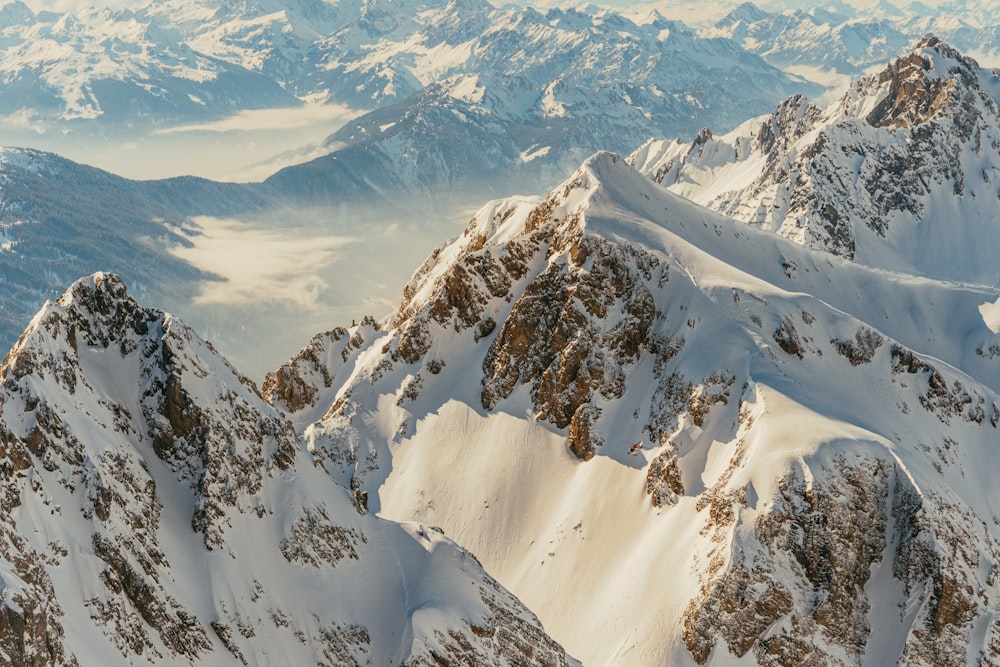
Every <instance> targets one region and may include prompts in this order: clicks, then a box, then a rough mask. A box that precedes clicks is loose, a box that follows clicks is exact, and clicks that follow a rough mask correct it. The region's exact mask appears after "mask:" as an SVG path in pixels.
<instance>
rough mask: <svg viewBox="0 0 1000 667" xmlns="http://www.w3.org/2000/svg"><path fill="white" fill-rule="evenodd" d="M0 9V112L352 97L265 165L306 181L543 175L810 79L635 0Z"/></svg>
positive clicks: (112, 127) (387, 188)
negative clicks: (306, 142) (562, 6)
mask: <svg viewBox="0 0 1000 667" xmlns="http://www.w3.org/2000/svg"><path fill="white" fill-rule="evenodd" d="M2 11H3V19H2V20H0V35H2V37H3V41H2V42H0V116H6V120H7V123H8V124H9V125H10V126H11V127H22V128H34V129H35V130H37V131H44V132H71V133H80V132H88V133H93V134H95V135H97V136H109V137H111V138H112V139H114V140H126V139H127V138H129V137H134V136H136V135H141V134H142V133H146V132H150V131H156V130H163V129H166V128H169V127H172V126H176V125H178V124H181V123H190V122H193V121H197V120H211V119H220V118H224V117H227V116H231V115H233V114H235V113H236V112H239V111H246V110H253V109H261V108H281V107H290V106H296V105H300V104H301V103H302V102H301V101H302V100H313V101H315V100H320V101H326V102H330V103H337V104H340V105H347V106H349V107H350V108H352V109H356V110H359V111H366V112H372V113H369V114H366V115H362V116H361V117H360V118H358V119H356V120H355V121H354V122H353V123H351V125H350V126H348V127H346V128H343V129H342V130H340V131H339V132H336V133H333V134H332V135H331V136H330V138H329V139H328V140H327V141H326V142H325V144H324V145H323V146H317V147H314V148H313V150H312V151H311V152H310V155H311V156H323V155H327V156H328V157H325V158H323V159H322V160H321V161H320V162H319V163H314V164H311V165H309V166H308V167H306V168H304V169H303V170H301V171H298V172H295V174H294V175H291V176H287V175H286V176H281V177H279V182H281V183H282V184H285V185H287V186H288V187H292V186H293V185H294V186H295V187H296V188H297V189H296V191H295V194H296V195H297V196H300V197H310V198H318V199H319V200H321V201H328V200H337V199H341V200H342V199H344V198H354V199H366V198H370V197H372V196H379V195H382V194H385V193H387V192H400V191H402V192H405V193H407V194H409V195H423V194H426V193H428V192H437V193H441V192H446V191H448V190H449V189H453V188H456V187H463V186H476V187H483V186H484V184H488V183H492V182H497V181H503V182H508V181H509V182H511V183H515V182H519V183H527V182H537V179H538V178H540V177H542V178H545V179H547V181H548V182H555V181H557V180H558V178H559V177H558V174H561V173H563V172H564V171H565V170H566V169H569V168H571V165H574V164H576V163H578V162H579V161H580V160H581V159H583V157H585V156H586V155H588V154H590V153H591V152H593V151H594V150H596V149H598V148H611V149H614V150H619V151H628V150H631V149H633V148H635V146H637V145H638V143H640V142H641V141H643V140H644V139H646V138H648V137H649V136H652V135H664V134H666V135H671V136H672V135H693V133H695V132H696V131H697V130H698V129H699V128H701V127H702V126H704V125H706V124H710V125H713V126H723V127H727V128H731V127H735V126H736V125H737V124H738V123H739V122H741V121H742V120H744V119H745V118H746V117H747V115H748V114H750V115H754V114H759V113H764V112H765V111H767V110H768V109H769V108H771V107H773V105H774V104H775V103H776V102H777V101H779V100H780V99H783V98H784V97H786V96H788V95H789V94H792V93H794V92H799V93H804V94H810V93H815V92H818V91H819V87H817V86H815V85H813V84H809V83H807V82H805V81H803V80H801V79H797V78H794V77H790V76H788V75H786V74H784V73H783V72H781V71H779V70H778V69H776V68H774V67H773V66H770V65H768V64H766V63H765V62H763V61H762V60H761V59H760V58H759V57H757V56H755V55H753V54H750V53H748V52H746V51H745V50H743V49H742V48H741V47H740V46H738V45H737V44H735V43H734V42H732V41H729V40H725V39H704V38H701V37H698V36H697V35H695V34H694V33H693V32H692V31H690V30H689V29H687V28H686V27H685V26H683V24H680V23H677V22H673V21H667V20H665V19H663V18H662V17H659V16H658V15H656V14H655V13H651V14H650V15H649V16H647V17H645V18H643V19H642V20H640V21H637V22H636V21H633V20H630V19H628V18H626V17H624V16H622V15H620V14H617V13H614V12H609V11H603V10H596V9H591V10H586V11H581V10H570V11H563V10H550V11H548V12H546V13H544V14H543V13H540V12H538V11H536V10H534V9H531V8H520V9H497V8H495V7H494V6H492V5H490V4H488V3H487V2H485V1H478V0H468V1H464V2H443V1H435V2H426V3H425V2H386V1H384V0H369V1H368V2H342V3H338V4H336V5H334V4H330V3H327V2H323V1H321V0H296V1H294V2H281V3H274V2H211V1H208V0H204V1H195V0H188V1H184V2H180V1H173V2H165V3H160V2H157V3H151V4H149V5H148V6H145V7H143V8H140V9H136V10H133V11H111V10H106V9H105V10H97V9H92V10H86V11H83V12H80V13H78V14H61V13H53V12H37V13H36V12H32V11H31V10H30V9H29V8H28V7H27V6H25V5H24V4H22V3H20V2H13V3H10V4H7V5H5V6H4V8H3V10H2ZM289 148H290V149H292V148H296V147H294V146H292V147H289ZM362 157H363V158H365V159H361V158H362ZM455 158H462V160H463V162H461V163H456V162H455ZM516 179H520V180H519V181H518V180H516Z"/></svg>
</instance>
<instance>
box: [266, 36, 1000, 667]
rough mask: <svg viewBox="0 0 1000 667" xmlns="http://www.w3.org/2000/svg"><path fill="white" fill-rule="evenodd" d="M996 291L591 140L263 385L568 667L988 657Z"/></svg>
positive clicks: (335, 471)
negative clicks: (475, 575)
mask: <svg viewBox="0 0 1000 667" xmlns="http://www.w3.org/2000/svg"><path fill="white" fill-rule="evenodd" d="M928 48H933V47H928ZM949 191H950V190H949ZM994 224H996V223H994ZM867 241H868V239H866V240H865V242H867ZM998 298H1000V289H997V288H996V287H974V286H968V285H960V284H956V283H953V282H944V281H938V280H935V279H932V278H927V277H921V276H918V275H906V274H902V273H893V272H889V271H885V270H882V269H873V268H868V267H866V266H863V265H862V264H859V263H857V262H854V261H851V260H849V259H846V258H844V257H840V256H837V255H836V254H832V253H829V252H826V251H822V250H816V249H812V248H808V247H804V246H803V245H801V244H797V243H793V242H792V241H790V240H788V239H785V238H782V237H781V236H779V235H777V234H774V233H771V232H767V231H762V230H759V229H756V228H754V227H752V226H749V225H746V224H744V223H742V222H737V221H733V220H731V219H728V218H725V217H723V216H722V215H719V214H717V213H715V212H712V211H709V210H707V209H704V208H702V207H700V206H697V205H696V204H694V203H691V202H689V201H685V200H684V199H682V198H680V197H678V196H676V195H674V194H672V193H670V192H668V191H666V190H664V189H662V188H661V187H660V186H658V185H657V184H655V183H654V182H652V181H651V180H649V179H647V178H646V177H644V176H643V175H642V174H641V173H639V172H638V171H636V170H635V169H633V168H632V167H631V166H630V165H628V164H627V163H626V162H625V160H623V159H621V158H618V157H616V156H614V155H612V154H606V153H602V154H598V155H596V156H594V157H593V158H591V159H589V160H588V161H587V162H586V163H585V164H584V165H583V166H582V167H581V168H580V169H579V170H578V171H577V172H576V173H575V174H573V175H572V176H571V177H570V178H569V179H568V180H566V181H565V182H564V183H563V184H562V185H560V186H559V187H558V188H556V189H555V190H553V191H552V192H551V193H550V194H549V195H548V196H547V197H545V198H544V199H541V200H539V199H534V198H513V199H506V200H498V201H494V202H491V203H489V204H487V205H486V206H485V207H484V208H482V209H481V210H480V211H479V213H478V214H477V215H476V216H475V218H474V219H473V221H472V222H471V223H470V225H469V226H468V228H467V229H466V231H465V233H464V234H463V235H462V236H461V237H459V238H457V239H455V240H454V241H451V242H449V243H447V244H445V245H443V246H441V247H440V248H439V249H438V250H437V251H435V252H434V253H433V254H432V255H431V257H430V258H428V260H427V262H426V263H425V264H424V266H423V267H422V268H421V269H420V270H418V271H417V273H415V274H414V277H413V279H412V281H411V282H410V283H409V284H408V285H407V286H406V287H405V288H404V290H403V299H402V302H401V304H400V307H399V309H398V310H397V312H396V313H395V314H394V315H393V316H392V317H391V318H390V319H389V320H387V321H386V322H383V323H376V322H374V321H373V320H367V321H363V322H361V323H360V324H358V325H357V326H355V327H353V328H351V329H335V330H332V331H330V332H328V333H326V334H322V335H320V336H317V337H316V338H315V339H313V341H311V342H310V344H309V345H308V346H307V347H306V348H304V349H303V351H302V352H301V353H300V354H299V355H297V356H296V357H295V358H294V359H292V360H291V361H290V362H289V363H288V364H286V365H285V366H283V367H282V368H281V369H279V370H278V371H276V372H275V373H273V374H272V375H271V376H269V378H268V380H267V381H266V382H265V385H264V388H263V392H264V395H265V397H267V398H268V399H269V400H270V401H271V402H272V403H273V404H274V405H276V406H278V407H280V408H281V409H283V410H285V411H286V412H288V413H289V414H290V415H291V418H292V421H293V423H295V425H296V427H297V428H298V429H300V430H303V431H304V433H305V434H306V437H307V439H308V441H309V443H310V448H311V450H312V451H314V452H316V454H317V455H318V456H321V457H322V458H323V459H324V461H325V465H326V467H327V469H328V470H329V471H330V472H331V474H332V475H333V476H334V477H335V478H337V479H339V481H340V482H341V484H343V485H344V486H350V487H351V488H357V489H360V490H363V491H366V492H368V494H369V501H368V502H369V506H370V507H371V508H373V510H375V511H378V512H379V513H380V515H381V516H384V517H389V518H393V519H397V520H403V519H405V520H418V521H423V522H430V523H433V524H436V525H440V526H442V527H443V528H444V529H445V531H446V532H447V534H448V535H449V536H452V537H454V538H455V539H456V540H457V541H458V542H459V543H461V544H463V545H464V546H466V547H467V548H469V549H470V550H472V551H473V552H474V553H476V554H477V556H478V557H479V558H480V559H481V560H482V561H483V563H484V565H485V566H486V567H487V569H489V571H490V572H491V573H493V574H494V575H495V576H496V577H497V578H498V580H499V581H501V582H502V583H504V585H506V586H508V587H509V588H510V589H511V590H512V591H514V592H515V594H517V595H519V597H521V599H523V600H524V601H525V602H526V604H528V606H529V607H530V608H532V610H533V611H535V612H536V613H537V614H538V615H539V618H541V620H542V621H543V623H544V624H545V627H546V628H547V629H548V630H549V631H550V632H551V633H552V635H553V637H555V638H556V639H557V640H558V641H560V642H561V643H562V644H563V645H564V646H566V647H567V650H568V651H570V652H571V653H573V654H574V655H576V656H577V657H579V658H580V659H581V660H582V661H583V662H584V664H596V665H603V664H626V663H627V664H630V665H662V664H671V665H693V664H712V665H723V664H725V665H733V664H810V663H812V664H827V665H862V664H907V665H965V664H968V663H969V662H976V661H977V660H981V661H982V662H983V663H985V664H991V663H993V662H996V661H997V660H1000V648H998V646H1000V640H998V633H1000V625H998V624H997V623H996V621H995V619H996V617H997V613H998V611H1000V590H998V589H997V585H996V578H995V577H994V576H993V574H992V573H993V572H994V570H995V568H996V564H997V563H998V562H1000V550H998V543H997V539H998V537H1000V528H998V524H997V522H996V520H995V517H996V516H998V513H997V512H998V510H1000V496H998V494H997V493H996V491H995V485H992V484H991V481H990V475H991V474H992V470H994V469H995V463H996V450H995V442H996V439H997V424H998V422H1000V396H998V394H997V391H998V390H1000V359H998V350H1000V340H998V338H997V335H996V334H995V333H994V332H993V329H992V328H991V327H995V325H996V323H995V322H994V319H995V318H993V317H992V316H991V313H993V312H994V310H995V309H990V308H988V307H987V308H982V309H981V306H983V305H984V304H992V303H993V302H996V301H997V300H998ZM636 443H641V447H639V448H636V451H635V452H634V453H630V452H632V451H633V447H632V446H633V445H634V444H636ZM566 600H573V601H574V603H573V604H572V605H567V604H566V602H565V601H566Z"/></svg>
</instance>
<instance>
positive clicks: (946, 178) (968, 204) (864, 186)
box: [630, 37, 1000, 285]
mask: <svg viewBox="0 0 1000 667" xmlns="http://www.w3.org/2000/svg"><path fill="white" fill-rule="evenodd" d="M998 98H1000V78H998V75H997V74H996V72H994V71H991V70H984V69H982V68H980V67H979V66H978V64H977V63H976V62H975V61H974V60H972V59H971V58H969V57H966V56H963V55H962V54H960V53H958V52H957V51H956V50H955V49H953V48H951V47H950V46H948V45H947V44H945V43H944V42H942V41H941V40H939V39H937V38H934V37H928V38H926V39H925V40H923V41H922V42H921V43H920V44H919V45H918V47H917V48H916V50H915V51H913V52H912V53H910V54H909V55H907V56H904V57H901V58H897V59H896V60H894V61H892V63H890V64H889V65H888V66H887V67H886V68H885V69H884V70H882V71H881V72H879V73H877V74H873V75H871V76H867V77H865V78H863V79H861V80H859V81H857V82H856V83H854V84H853V85H852V86H851V87H850V88H849V89H848V91H847V92H846V93H845V94H844V96H843V97H842V98H841V99H840V100H839V101H838V102H836V103H834V104H832V105H830V106H829V107H828V108H827V109H825V110H821V109H819V108H817V107H815V106H813V105H812V104H810V103H809V102H807V101H806V100H804V99H803V98H801V97H793V98H790V99H788V100H786V101H785V102H783V103H782V104H781V105H779V107H778V108H777V110H776V111H775V112H774V113H773V114H771V115H769V116H765V117H762V118H760V119H757V120H754V121H751V122H749V123H747V124H745V125H744V126H742V127H740V128H738V129H737V130H734V131H733V132H732V133H730V134H727V135H725V136H722V137H715V136H713V135H712V134H711V132H708V131H704V132H702V134H700V135H699V137H698V138H697V139H696V140H695V141H694V142H691V143H682V142H679V141H673V142H669V141H653V142H649V143H647V144H646V145H645V146H643V147H642V148H641V149H639V150H638V151H636V153H635V154H634V155H632V156H631V157H630V161H631V162H632V163H633V164H635V165H636V166H637V167H639V168H640V169H641V170H642V171H643V172H644V173H646V174H648V175H649V176H651V177H652V178H653V179H654V180H656V181H657V182H659V183H662V184H663V185H665V186H667V187H669V188H670V189H671V190H672V191H674V192H677V193H678V194H682V195H684V196H685V197H687V198H690V199H692V200H693V201H696V202H698V203H701V204H704V205H705V206H708V207H709V208H712V209H714V210H717V211H719V212H721V213H724V214H726V215H728V216H730V217H733V218H735V219H737V220H740V221H743V222H747V223H750V224H752V225H755V226H758V227H761V228H763V229H770V230H774V231H776V232H778V233H779V234H781V235H782V236H785V237H787V238H790V239H792V240H794V241H796V242H797V243H801V244H804V245H807V246H810V247H813V248H820V249H824V250H827V251H829V252H832V253H834V254H837V255H840V256H842V257H848V258H852V259H855V260H856V261H858V262H861V263H864V264H868V265H870V266H874V267H880V268H885V269H891V270H899V271H905V272H908V273H917V274H921V275H931V276H936V277H940V278H944V279H949V280H960V281H969V282H980V283H983V284H989V285H995V284H1000V269H998V267H997V264H996V262H995V261H994V259H993V257H992V255H991V253H990V252H989V250H988V249H989V248H991V247H993V245H994V244H995V243H998V242H1000V221H998V220H997V216H996V201H997V199H998V195H1000V130H998V127H1000V115H998V111H997V100H998Z"/></svg>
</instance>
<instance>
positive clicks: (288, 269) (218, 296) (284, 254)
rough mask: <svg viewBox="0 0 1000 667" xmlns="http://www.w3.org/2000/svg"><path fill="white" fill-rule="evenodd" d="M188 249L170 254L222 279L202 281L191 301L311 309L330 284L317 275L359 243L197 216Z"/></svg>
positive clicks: (303, 232)
mask: <svg viewBox="0 0 1000 667" xmlns="http://www.w3.org/2000/svg"><path fill="white" fill-rule="evenodd" d="M194 223H195V224H196V225H197V227H198V231H199V233H198V234H195V235H192V236H190V240H191V242H192V243H193V246H191V247H180V246H178V247H176V248H174V250H173V252H174V254H175V255H177V256H178V257H180V258H181V259H183V260H185V261H187V262H189V263H191V264H193V265H194V266H196V267H198V268H199V269H202V270H203V271H206V272H209V273H212V274H215V275H217V276H219V277H220V278H221V280H217V281H208V282H205V283H204V284H203V286H202V290H201V293H200V294H199V295H198V296H197V297H196V299H195V303H196V304H198V305H206V304H216V303H218V304H222V303H225V304H231V305H233V304H235V305H240V304H261V303H268V302H275V303H292V304H295V305H296V306H298V307H300V308H306V309H309V308H316V307H317V306H318V305H319V303H320V300H321V298H322V296H323V294H324V292H326V291H327V290H328V289H329V287H330V286H329V284H328V283H327V282H326V281H325V280H324V279H323V278H322V277H321V273H322V272H323V271H324V269H326V268H327V267H328V266H329V265H330V264H331V263H332V262H333V261H334V260H335V259H336V257H337V253H338V252H339V251H340V250H341V249H343V248H344V246H346V245H348V244H350V243H353V242H356V241H357V240H358V239H356V238H352V237H349V236H327V235H319V234H317V230H315V229H312V230H289V229H258V228H254V227H252V226H248V225H247V223H244V222H240V221H238V220H225V219H219V218H208V217H200V218H196V219H195V220H194Z"/></svg>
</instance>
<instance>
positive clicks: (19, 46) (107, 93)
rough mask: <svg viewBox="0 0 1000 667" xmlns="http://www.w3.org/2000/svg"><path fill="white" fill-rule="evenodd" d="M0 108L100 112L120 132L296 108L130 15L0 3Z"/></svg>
mask: <svg viewBox="0 0 1000 667" xmlns="http://www.w3.org/2000/svg"><path fill="white" fill-rule="evenodd" d="M0 35H2V44H0V114H3V115H4V116H6V117H8V122H12V123H28V124H31V125H34V126H36V127H37V126H39V124H44V123H50V122H56V121H79V120H88V119H97V118H100V119H101V120H103V121H106V122H107V123H108V124H118V125H120V126H121V127H122V128H123V129H124V128H127V127H131V126H135V125H163V124H167V123H169V122H171V121H172V122H178V121H182V120H191V119H193V118H203V117H219V116H224V115H227V114H232V113H235V112H236V111H239V110H241V109H259V108H266V107H278V106H290V105H295V104H298V103H299V101H298V100H297V99H296V98H295V96H294V95H292V94H290V93H288V92H286V91H285V90H284V89H283V88H282V86H281V85H279V83H278V82H277V81H275V80H273V79H271V78H269V77H266V76H264V75H262V74H261V73H259V72H254V71H251V70H248V69H246V68H244V67H241V66H239V65H238V64H235V63H232V62H227V61H225V60H221V59H218V58H214V57H212V56H211V55H206V54H204V53H200V52H198V51H195V50H193V49H192V48H190V47H188V46H187V45H186V43H185V41H184V39H183V38H182V37H181V35H180V34H179V33H178V32H176V31H174V30H171V29H169V28H164V27H162V26H159V25H154V24H152V23H150V22H149V21H146V20H143V17H142V16H141V15H137V14H135V13H133V12H131V11H112V10H108V9H101V10H98V9H88V10H85V11H84V12H82V13H81V14H79V15H74V14H64V13H53V12H44V11H43V12H38V13H35V12H33V11H32V10H31V9H29V8H28V7H27V6H26V5H25V4H23V3H22V2H19V1H17V0H15V1H14V2H10V3H7V4H5V5H4V6H3V8H2V9H0Z"/></svg>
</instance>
